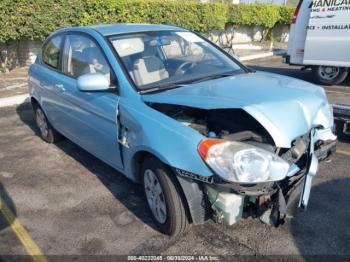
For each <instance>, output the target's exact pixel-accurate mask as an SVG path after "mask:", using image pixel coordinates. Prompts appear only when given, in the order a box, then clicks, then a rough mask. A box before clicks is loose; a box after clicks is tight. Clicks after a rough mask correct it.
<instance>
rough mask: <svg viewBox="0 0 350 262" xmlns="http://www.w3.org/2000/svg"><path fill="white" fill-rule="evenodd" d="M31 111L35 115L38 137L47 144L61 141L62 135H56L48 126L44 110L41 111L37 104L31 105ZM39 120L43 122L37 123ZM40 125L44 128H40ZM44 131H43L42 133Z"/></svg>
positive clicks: (51, 127) (50, 126)
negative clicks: (32, 110)
mask: <svg viewBox="0 0 350 262" xmlns="http://www.w3.org/2000/svg"><path fill="white" fill-rule="evenodd" d="M33 109H34V113H35V122H36V124H37V126H38V128H39V132H40V136H41V138H42V139H43V140H44V141H45V142H47V143H50V144H52V143H56V142H58V141H60V140H62V138H63V137H62V135H61V134H60V133H58V132H57V131H56V130H55V129H54V128H53V126H52V125H51V124H50V122H49V121H48V119H47V117H46V115H45V113H44V110H42V108H41V107H40V106H39V105H38V104H33ZM39 118H40V119H41V121H43V123H39V121H40V120H39ZM41 125H45V127H43V126H41ZM44 129H45V131H44Z"/></svg>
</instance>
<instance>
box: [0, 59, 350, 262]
mask: <svg viewBox="0 0 350 262" xmlns="http://www.w3.org/2000/svg"><path fill="white" fill-rule="evenodd" d="M250 65H251V66H254V67H255V68H256V69H259V70H267V71H270V72H276V73H281V74H286V75H290V76H293V77H297V78H301V79H304V80H307V81H311V80H312V78H311V73H310V72H308V71H304V72H301V71H299V69H298V68H294V67H289V66H286V65H283V64H282V63H281V58H280V57H277V58H272V59H269V60H263V61H252V62H250ZM349 86H350V85H349V81H348V82H345V84H343V85H342V86H334V87H328V88H327V94H328V96H329V100H330V101H331V102H337V103H348V104H350V87H349ZM37 133H38V130H37V129H36V127H35V123H34V119H33V112H32V110H31V107H30V105H29V104H23V105H20V106H16V107H7V108H2V109H1V110H0V194H1V195H0V196H1V199H2V200H3V201H4V202H5V204H6V206H7V207H8V208H9V209H10V211H11V213H12V214H13V215H14V218H12V219H13V220H16V221H8V220H9V219H8V217H7V218H6V215H4V214H3V212H0V256H4V258H6V255H27V254H28V249H27V248H26V247H25V244H26V243H25V242H26V241H27V242H28V243H27V244H29V245H30V244H36V245H37V247H39V248H40V250H41V252H42V253H43V254H44V255H45V256H46V257H47V258H48V260H50V258H52V257H51V256H52V255H121V254H124V255H126V254H149V255H150V254H152V255H159V254H162V255H166V254H172V255H301V256H304V257H305V258H308V256H309V255H348V256H350V248H349V243H350V227H349V225H350V224H349V217H350V208H349V206H350V190H349V188H350V172H349V169H350V164H349V163H350V144H349V142H350V138H349V139H347V138H343V139H342V140H341V141H340V143H339V146H338V150H339V151H338V153H336V154H334V157H333V159H332V161H331V162H322V164H321V165H320V168H319V173H318V175H317V176H316V178H315V179H314V183H313V190H312V192H311V199H310V203H309V207H308V210H307V211H306V212H299V211H298V210H296V208H295V205H293V204H292V205H290V207H289V218H288V219H287V221H286V223H285V224H284V225H282V226H280V227H278V228H273V227H270V226H267V225H264V224H262V223H260V222H259V221H257V220H253V219H247V220H242V221H240V222H238V223H237V224H235V225H233V226H231V227H228V226H223V225H217V224H214V223H213V222H209V223H207V224H205V225H202V226H195V227H192V228H191V230H190V231H189V233H187V234H186V235H183V236H182V237H181V238H179V239H176V240H172V239H170V238H168V237H166V236H164V235H162V234H160V233H159V232H158V231H157V230H156V229H155V226H154V224H153V223H152V219H151V214H150V212H149V211H148V209H147V206H146V202H145V200H144V198H143V195H142V192H141V187H140V186H139V185H137V184H134V183H132V182H131V181H129V180H128V179H126V178H124V177H123V176H122V175H121V174H119V173H118V172H117V171H115V170H113V169H112V168H110V167H109V166H107V165H106V164H104V163H103V162H101V161H100V160H98V159H96V158H95V157H93V156H92V155H90V154H89V153H87V152H86V151H84V150H83V149H81V148H79V147H78V146H76V145H74V144H73V143H71V142H70V141H68V140H63V141H62V142H59V143H58V144H56V145H51V144H46V143H45V142H43V141H42V140H41V139H40V137H39V136H38V135H37ZM296 201H298V195H296V196H295V201H294V202H296ZM294 204H295V203H294ZM1 210H2V209H1ZM17 219H18V221H17ZM14 222H18V223H20V224H21V225H23V228H24V230H25V231H26V232H27V233H28V236H30V238H27V239H26V238H24V239H22V240H21V239H20V238H19V236H18V232H16V231H15V230H14V228H15V226H13V225H12V223H14ZM0 260H1V257H0Z"/></svg>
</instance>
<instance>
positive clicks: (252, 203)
mask: <svg viewBox="0 0 350 262" xmlns="http://www.w3.org/2000/svg"><path fill="white" fill-rule="evenodd" d="M149 106H151V107H152V108H154V109H155V110H157V111H159V112H162V113H164V114H165V115H167V116H169V117H171V118H173V119H175V120H177V121H178V122H180V123H182V124H183V125H185V126H187V127H190V128H192V129H194V130H196V131H198V132H199V133H200V134H202V135H203V136H204V137H207V138H213V139H222V140H225V141H237V142H242V143H245V144H250V145H252V146H254V147H258V148H261V149H264V150H266V151H269V152H272V153H274V154H275V155H277V156H279V157H280V158H282V159H283V160H284V161H285V162H287V163H288V164H289V166H290V169H289V171H288V175H287V176H286V177H285V179H283V180H280V181H272V182H262V183H233V182H230V181H226V180H225V179H222V177H220V176H219V175H217V174H215V172H214V175H213V176H212V178H211V179H208V180H206V181H204V180H203V179H202V178H201V177H200V176H198V175H195V174H189V173H188V172H186V171H184V170H179V169H176V173H177V174H179V175H180V176H184V177H188V178H191V179H195V180H198V181H201V182H202V183H203V188H204V191H205V193H206V198H205V200H206V201H207V202H208V205H210V206H211V212H212V218H214V220H215V221H216V222H223V221H226V223H228V224H233V223H235V222H236V221H237V219H238V218H246V217H255V218H259V219H260V220H261V221H262V222H264V223H266V224H270V225H274V226H278V225H280V224H282V223H283V221H284V219H285V217H286V212H287V203H288V200H289V197H290V195H291V193H292V191H294V190H295V189H296V188H297V187H298V186H299V185H300V184H301V182H303V181H304V180H305V179H304V178H305V177H306V173H307V172H308V170H309V164H310V150H311V147H310V144H311V133H310V132H308V133H307V134H305V135H303V136H301V137H299V138H297V139H295V140H294V141H293V142H292V144H291V147H290V148H279V147H276V146H275V144H274V141H273V139H272V137H271V135H270V134H269V133H268V132H267V131H266V129H265V128H264V127H263V126H262V125H261V124H260V123H259V122H258V121H257V120H255V119H254V118H253V117H252V116H251V115H249V114H248V113H247V112H245V111H244V110H242V109H212V110H205V109H198V108H192V107H186V106H179V105H170V104H159V103H152V104H149ZM335 143H336V142H335V141H332V142H330V143H326V142H325V141H316V143H315V144H314V146H313V149H314V150H315V151H316V152H315V154H316V155H317V157H318V159H319V160H323V159H325V158H327V157H328V156H329V155H330V154H331V153H332V152H333V151H334V149H335ZM232 203H235V204H232Z"/></svg>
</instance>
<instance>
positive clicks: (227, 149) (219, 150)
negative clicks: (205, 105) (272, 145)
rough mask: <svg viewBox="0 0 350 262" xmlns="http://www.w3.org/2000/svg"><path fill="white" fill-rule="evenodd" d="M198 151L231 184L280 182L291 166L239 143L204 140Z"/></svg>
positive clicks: (275, 157)
mask: <svg viewBox="0 0 350 262" xmlns="http://www.w3.org/2000/svg"><path fill="white" fill-rule="evenodd" d="M198 152H199V154H200V155H201V156H202V158H203V159H204V160H205V162H206V163H207V164H208V165H209V167H211V168H212V169H213V171H214V172H215V173H216V174H218V175H219V176H220V177H222V178H223V179H225V180H227V181H230V182H237V183H242V184H244V183H259V182H269V181H278V180H282V179H284V178H285V177H286V175H287V173H288V169H289V164H288V163H287V162H286V161H284V160H283V159H282V158H280V157H278V156H277V155H275V154H274V153H272V152H269V151H266V150H264V149H261V148H258V147H255V146H252V145H249V144H245V143H240V142H234V141H232V142H230V141H225V140H220V139H204V140H203V141H202V142H201V143H200V144H199V146H198Z"/></svg>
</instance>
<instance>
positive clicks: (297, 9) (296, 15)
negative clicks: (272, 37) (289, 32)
mask: <svg viewBox="0 0 350 262" xmlns="http://www.w3.org/2000/svg"><path fill="white" fill-rule="evenodd" d="M298 14H299V7H297V8H295V11H294V15H293V18H292V24H295V23H296V22H297V18H298Z"/></svg>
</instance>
